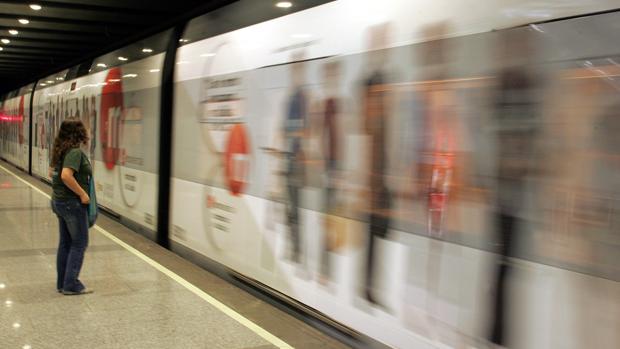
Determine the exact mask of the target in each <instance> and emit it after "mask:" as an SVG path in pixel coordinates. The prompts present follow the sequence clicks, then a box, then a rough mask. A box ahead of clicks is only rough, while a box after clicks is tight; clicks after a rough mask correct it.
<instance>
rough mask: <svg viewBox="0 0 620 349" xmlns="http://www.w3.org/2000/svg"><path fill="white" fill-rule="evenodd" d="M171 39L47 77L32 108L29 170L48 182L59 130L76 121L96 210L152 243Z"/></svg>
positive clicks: (134, 47) (161, 37)
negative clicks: (83, 135) (84, 138)
mask: <svg viewBox="0 0 620 349" xmlns="http://www.w3.org/2000/svg"><path fill="white" fill-rule="evenodd" d="M169 35H170V33H169V32H165V33H162V34H158V35H155V36H153V37H150V38H147V39H144V40H142V41H140V42H136V43H133V44H132V45H129V46H127V47H124V48H122V49H119V50H117V51H114V52H110V53H108V54H106V55H103V56H101V57H97V58H96V59H94V60H93V61H92V62H87V63H85V64H84V65H81V66H78V67H75V68H72V69H70V70H67V71H63V72H60V73H58V74H54V75H52V76H50V77H47V78H45V79H43V80H41V81H40V83H39V85H38V86H39V87H38V88H37V89H36V91H35V93H34V102H33V109H34V110H33V125H34V126H33V133H34V134H33V137H34V138H33V139H34V143H33V148H32V151H33V169H32V172H33V173H34V174H35V175H36V176H38V177H40V178H43V179H47V180H49V177H48V176H49V171H48V169H49V163H50V159H51V158H50V149H52V147H53V142H54V135H55V134H56V133H57V131H58V128H59V126H60V124H61V123H62V121H63V120H65V119H67V118H78V119H80V120H82V122H83V123H84V125H85V126H86V128H87V129H88V130H89V131H90V140H89V143H88V144H87V145H85V146H84V149H83V151H84V152H85V153H86V154H88V155H89V158H90V159H91V161H92V163H93V164H94V165H93V171H94V178H95V186H96V191H97V201H98V204H99V205H100V206H101V207H103V208H104V209H106V210H108V211H109V212H111V213H113V214H115V215H118V216H119V217H121V218H122V220H127V222H128V223H130V224H133V225H135V226H136V227H137V228H139V229H141V230H143V231H144V232H146V233H147V234H148V235H150V236H151V238H154V230H155V227H156V224H157V218H156V217H157V214H156V211H157V199H158V194H157V172H158V168H157V166H158V153H157V150H158V145H159V143H158V139H159V137H158V133H159V114H160V113H159V107H160V97H159V96H160V86H161V73H160V71H161V68H162V64H163V61H164V55H165V48H166V44H167V42H168V40H169ZM78 71H82V72H83V73H82V74H77V72H78ZM71 75H74V77H73V78H72V77H71ZM77 75H79V76H77Z"/></svg>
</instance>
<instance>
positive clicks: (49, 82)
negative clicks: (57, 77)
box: [46, 80, 54, 84]
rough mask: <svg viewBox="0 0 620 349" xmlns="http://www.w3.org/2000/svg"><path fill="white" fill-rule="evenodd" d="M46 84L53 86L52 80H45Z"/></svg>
mask: <svg viewBox="0 0 620 349" xmlns="http://www.w3.org/2000/svg"><path fill="white" fill-rule="evenodd" d="M46 82H47V83H48V84H53V83H54V82H53V81H52V80H47V81H46Z"/></svg>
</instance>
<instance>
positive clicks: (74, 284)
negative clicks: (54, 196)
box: [52, 199, 88, 292]
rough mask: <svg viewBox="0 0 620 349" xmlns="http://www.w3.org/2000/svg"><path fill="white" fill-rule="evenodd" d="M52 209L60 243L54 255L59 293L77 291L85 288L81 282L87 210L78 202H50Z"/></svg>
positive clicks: (85, 241)
mask: <svg viewBox="0 0 620 349" xmlns="http://www.w3.org/2000/svg"><path fill="white" fill-rule="evenodd" d="M52 210H53V211H54V213H55V214H56V216H58V227H59V230H60V241H59V243H58V254H57V255H56V271H57V275H58V279H57V281H56V288H57V289H59V290H64V291H70V292H80V291H82V290H83V289H84V288H85V287H84V285H83V284H82V282H80V280H79V279H78V277H79V276H80V270H81V269H82V263H83V262H84V252H85V251H86V247H87V246H88V214H87V212H88V209H87V206H86V205H82V203H81V202H80V201H79V200H78V199H72V200H67V201H59V200H53V201H52Z"/></svg>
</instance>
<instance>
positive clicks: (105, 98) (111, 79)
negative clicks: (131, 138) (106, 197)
mask: <svg viewBox="0 0 620 349" xmlns="http://www.w3.org/2000/svg"><path fill="white" fill-rule="evenodd" d="M121 78H122V77H121V70H120V68H112V69H110V71H109V72H108V76H107V77H106V79H105V85H104V86H103V89H102V91H101V117H100V118H99V129H100V130H101V132H99V140H100V141H101V152H102V154H101V155H102V157H103V162H104V163H105V166H106V168H107V169H108V170H111V169H113V168H114V166H115V165H116V161H117V160H118V157H119V148H118V143H119V127H120V121H121V116H122V115H123V84H122V82H121Z"/></svg>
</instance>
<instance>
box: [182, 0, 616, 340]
mask: <svg viewBox="0 0 620 349" xmlns="http://www.w3.org/2000/svg"><path fill="white" fill-rule="evenodd" d="M470 5H471V4H469V3H466V2H457V3H454V4H453V6H454V7H452V8H451V9H450V10H448V9H446V8H445V7H443V6H441V5H440V4H439V3H432V4H431V3H416V4H415V5H414V4H413V3H412V2H410V1H396V0H395V1H382V2H372V1H334V2H330V3H327V4H324V5H321V6H318V7H315V8H311V9H307V10H304V11H301V12H298V13H295V14H291V15H288V16H284V17H280V18H276V19H273V20H270V21H266V22H263V23H259V24H255V25H251V26H247V27H244V28H241V29H237V30H234V31H230V32H226V33H222V34H219V33H218V34H217V35H215V34H214V35H211V36H210V35H208V33H205V31H203V30H202V29H203V28H205V27H209V26H213V27H218V25H219V23H220V21H219V20H218V18H229V17H228V16H232V15H233V11H234V10H235V9H236V7H230V8H223V9H221V10H219V11H216V13H215V14H208V15H205V16H203V17H201V18H197V19H194V20H192V21H190V22H189V23H188V25H187V28H186V31H185V33H184V34H183V41H182V43H181V47H180V48H179V49H178V51H177V67H176V77H175V100H174V108H175V109H174V135H173V140H174V142H173V166H172V173H173V178H172V202H171V206H172V211H171V227H170V234H171V235H170V238H171V240H172V242H173V244H172V246H173V250H177V251H179V252H180V253H182V254H185V255H188V256H192V255H196V254H198V255H201V256H203V257H205V258H206V259H208V260H212V261H216V262H217V263H220V264H223V265H225V266H226V267H228V268H230V269H231V270H233V271H234V272H236V273H239V274H241V275H243V276H244V277H245V278H247V279H251V280H252V281H253V282H254V283H255V284H257V285H259V287H263V288H267V289H268V290H269V291H270V292H272V293H274V294H277V295H280V296H282V297H283V298H285V299H289V300H291V299H292V303H296V302H297V303H298V304H299V305H300V306H302V307H309V308H311V309H312V310H313V311H314V312H316V313H318V314H319V316H325V317H327V318H329V319H331V320H334V321H336V322H338V323H340V324H344V325H346V326H347V327H349V328H351V329H354V330H355V331H357V332H358V333H363V334H365V335H367V336H369V337H371V338H373V339H375V340H377V341H379V342H383V343H386V344H388V345H390V346H393V347H398V348H426V347H429V348H430V347H435V346H436V345H447V346H450V347H455V346H456V347H462V346H465V345H472V346H474V345H476V343H477V341H478V340H479V338H485V337H487V335H486V333H487V332H488V330H487V326H488V323H489V322H492V321H493V320H492V319H490V318H491V315H490V313H491V312H492V309H493V307H494V305H493V304H492V303H493V299H494V298H495V296H494V291H493V288H494V284H495V280H494V279H495V274H494V273H495V272H494V270H493V267H492V266H493V265H494V262H495V254H494V252H496V251H497V250H498V249H497V247H496V246H495V242H494V239H495V237H496V235H497V232H496V223H495V219H496V215H495V214H494V213H493V212H494V210H496V205H497V204H496V202H497V199H496V198H495V195H496V193H495V189H494V187H495V185H496V183H495V181H494V180H489V178H496V177H497V176H498V174H497V173H496V167H497V166H498V164H497V162H496V160H495V159H497V158H498V156H499V155H500V154H501V153H499V151H496V149H497V147H499V145H498V143H497V140H496V137H499V135H500V134H502V133H501V132H503V131H498V130H497V129H496V125H498V124H501V125H503V126H501V127H508V128H510V127H513V126H511V124H510V121H506V122H505V121H501V122H498V121H496V120H494V118H495V116H494V113H495V112H496V110H495V109H494V108H495V107H493V104H494V103H496V102H495V101H496V100H497V98H498V97H497V96H496V95H497V93H498V90H501V88H500V87H498V85H499V84H500V83H501V74H500V72H502V71H510V70H514V69H516V70H517V71H518V70H523V71H524V73H523V75H534V76H537V77H538V78H539V79H537V80H540V81H538V82H532V84H531V85H525V86H526V87H524V88H523V89H522V90H523V91H522V92H523V94H524V96H521V97H519V98H521V99H523V104H525V105H527V106H526V107H519V108H524V110H525V109H528V108H530V109H531V110H532V112H533V113H534V114H537V115H539V116H540V117H538V116H536V117H534V116H532V119H531V120H529V119H526V120H523V121H522V122H521V123H520V124H519V125H518V126H517V128H519V127H526V128H528V127H529V128H531V129H532V130H538V129H541V130H542V129H545V130H546V129H547V128H548V127H549V126H550V125H552V124H553V122H551V121H550V120H549V119H545V118H544V117H546V116H547V115H546V113H544V112H543V110H544V109H545V108H557V106H553V105H552V104H551V103H550V102H549V103H547V101H546V100H545V97H546V93H547V92H546V91H547V88H549V87H548V86H547V85H546V84H547V82H546V81H547V79H551V80H553V78H552V77H551V76H547V75H553V72H555V71H563V70H564V69H566V67H567V66H574V65H575V64H580V63H579V62H581V61H583V60H587V58H589V57H600V56H603V57H605V56H607V55H612V56H613V55H616V52H613V51H610V47H613V45H612V44H611V42H608V41H607V40H608V39H610V38H611V37H612V36H605V37H601V36H600V35H599V34H597V33H600V32H607V31H611V32H614V31H616V32H617V30H615V29H614V26H613V24H612V23H613V21H614V20H615V19H617V17H618V15H617V13H614V14H601V15H600V16H595V17H591V18H587V19H574V20H566V21H562V22H550V23H539V24H538V25H533V26H527V25H525V26H524V24H528V23H530V22H534V21H535V22H540V21H541V20H552V19H554V18H556V17H562V16H571V15H576V14H581V13H584V12H592V11H599V10H608V9H610V8H613V4H612V3H610V2H597V3H592V4H591V5H592V7H590V6H586V7H582V6H579V5H575V4H566V3H565V4H562V5H559V4H558V5H557V6H552V4H550V3H541V4H533V3H531V4H530V3H523V2H508V3H507V2H502V3H501V4H500V3H491V2H486V3H485V6H484V7H482V6H481V7H476V8H472V7H470ZM240 6H241V5H240ZM243 6H250V5H248V4H247V2H246V3H244V4H243ZM229 11H230V12H229ZM593 23H597V25H596V28H597V29H596V30H594V29H585V28H593V27H590V26H589V25H594V24H593ZM602 28H604V29H602ZM576 33H579V35H580V40H579V42H576V41H572V42H571V41H570V40H571V38H572V37H574V35H576ZM610 57H611V56H610ZM568 61H570V62H571V63H567V62H568ZM561 62H562V63H561ZM593 69H594V68H593ZM532 81H534V80H532ZM616 98H617V95H616ZM520 103H521V102H520ZM595 103H596V102H595ZM526 112H529V111H526ZM506 125H508V126H506ZM590 125H591V124H590ZM551 127H553V126H551ZM528 132H529V131H528ZM541 132H542V131H541ZM534 134H537V133H536V132H535V131H532V133H531V135H530V136H529V137H531V142H532V143H535V142H537V138H536V139H535V138H534ZM515 146H517V145H515ZM528 149H529V148H528ZM536 149H537V148H534V147H532V148H531V149H530V150H525V151H524V152H523V153H522V154H517V155H516V156H533V155H534V153H535V152H537V150H536ZM562 154H563V155H564V156H566V154H564V153H562ZM536 155H540V154H538V153H536ZM535 159H538V158H535ZM515 162H516V161H515ZM537 162H538V163H539V164H540V163H543V162H544V161H543V160H537ZM507 166H508V165H507ZM606 178H607V179H606V180H611V179H610V178H609V177H606ZM543 179H544V180H547V179H548V178H545V177H544V176H538V177H537V176H534V175H529V176H527V179H525V177H523V179H522V180H520V182H519V185H518V186H517V188H519V191H520V193H518V194H517V193H511V194H509V195H511V196H510V200H514V201H515V202H516V201H522V202H523V204H520V207H519V208H518V210H519V211H522V212H518V213H514V214H515V215H517V216H518V217H520V218H519V219H521V220H522V222H523V224H521V229H520V232H519V234H520V236H522V238H519V244H524V245H526V246H521V248H520V249H519V252H518V254H516V255H513V256H512V257H518V258H519V261H520V263H521V264H519V265H520V267H519V268H523V269H525V270H528V271H530V272H528V273H523V275H522V276H521V277H523V278H524V279H523V281H524V282H523V283H519V285H520V287H522V288H521V290H520V291H521V292H520V295H521V296H522V297H524V298H523V299H522V300H521V301H523V306H522V307H521V310H522V311H518V312H516V311H515V312H511V313H510V319H511V321H513V322H511V323H519V324H524V325H523V326H524V327H523V328H522V331H521V332H522V333H521V332H519V337H518V339H513V342H512V343H513V345H515V346H517V347H532V346H536V347H540V345H539V344H540V343H548V344H547V345H548V347H557V346H562V347H575V348H577V347H579V346H580V345H579V344H576V343H579V342H578V341H577V342H573V344H568V343H567V341H565V340H564V339H565V338H573V337H572V333H573V332H572V329H571V324H568V323H566V322H562V321H561V320H562V315H561V314H559V313H558V312H557V309H559V308H562V304H565V305H567V304H569V303H563V302H569V301H568V298H564V299H562V300H559V299H555V300H554V299H553V298H549V295H550V294H553V293H555V292H558V291H559V290H563V289H564V287H565V286H566V284H564V282H565V281H567V280H574V279H583V280H585V279H588V280H592V282H594V283H596V284H597V285H600V287H601V288H602V289H606V290H608V291H611V290H613V289H616V290H617V284H615V283H614V281H609V280H616V281H617V277H618V269H617V267H614V266H613V264H614V263H615V264H616V265H617V262H618V260H617V258H616V257H613V255H614V252H612V251H611V250H613V251H617V244H616V243H617V241H618V240H617V236H616V237H615V238H613V239H612V240H614V241H615V242H611V244H610V245H604V244H598V245H597V246H596V247H595V250H596V251H598V252H597V253H604V254H605V257H601V259H600V260H598V261H597V262H593V263H592V264H591V265H590V267H592V268H580V267H577V266H581V267H583V266H584V262H583V261H582V262H580V263H572V264H569V263H567V261H566V260H562V259H559V258H555V259H554V258H548V257H549V255H548V254H546V253H545V252H543V251H542V250H540V249H539V247H538V246H537V243H536V242H537V241H539V239H541V237H543V236H548V235H549V231H547V230H545V229H543V230H542V231H541V229H540V226H538V225H537V224H536V223H537V222H540V221H541V220H543V219H545V218H541V216H540V212H541V211H542V210H543V208H542V207H543V206H545V205H547V204H548V203H547V202H545V200H543V198H541V197H540V196H538V195H536V194H537V192H538V190H540V189H541V187H540V186H545V187H547V188H555V187H556V183H551V184H550V185H549V183H547V184H546V185H543V184H542V182H544V180H543ZM541 181H542V182H541ZM502 183H505V181H503V182H502ZM503 187H507V186H506V185H503ZM521 194H522V195H521ZM517 196H519V197H517ZM521 196H522V197H521ZM610 200H611V199H610ZM613 200H616V199H613ZM597 202H598V201H597ZM613 202H615V201H613ZM525 203H527V204H525ZM598 203H601V202H598ZM564 204H566V202H564ZM605 205H607V206H605V207H606V208H608V209H609V210H613V209H612V206H613V207H616V205H615V204H612V203H610V202H605ZM515 206H516V205H515ZM601 209H602V208H601ZM511 210H512V209H511ZM516 210H517V209H516V208H515V209H514V210H513V211H516ZM593 210H596V209H593ZM556 213H557V212H556ZM603 224H605V223H603ZM612 232H613V228H612V227H611V225H609V226H607V227H606V228H602V229H601V230H600V231H599V234H601V235H600V236H601V237H603V236H605V237H606V239H607V238H608V237H609V235H608V234H613V233H612ZM543 239H545V238H543ZM606 241H607V242H608V243H609V242H610V240H606ZM604 246H606V247H604ZM612 246H615V247H612ZM607 249H611V250H607ZM609 258H611V260H610V259H609ZM603 260H604V261H603ZM549 265H551V266H549ZM569 265H570V267H569ZM564 268H566V269H570V270H573V271H567V270H566V269H564ZM580 272H586V273H588V275H589V276H588V277H582V275H581V274H579V273H580ZM610 273H611V274H610ZM606 278H609V279H606ZM525 280H527V282H525ZM560 280H562V281H560ZM513 282H514V281H513ZM579 282H582V281H579ZM567 297H570V296H567ZM605 299H606V301H608V302H610V303H614V302H616V301H614V300H613V299H612V298H609V296H607V298H605ZM524 300H527V301H524ZM513 301H514V302H515V304H521V303H519V301H516V300H514V298H513ZM610 316H612V317H613V323H617V321H618V318H617V316H616V315H610ZM490 320H491V321H490ZM560 323H561V324H562V325H557V324H560ZM526 328H527V329H526ZM612 328H613V326H612ZM610 330H611V328H609V327H605V330H599V332H600V333H601V336H602V337H601V338H605V340H603V339H601V341H600V343H617V340H616V339H614V338H616V337H615V336H616V335H615V334H613V333H612V332H613V331H610ZM511 338H512V337H511ZM534 343H536V345H533V344H534ZM558 343H561V345H560V344H558ZM543 346H544V345H543Z"/></svg>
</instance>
